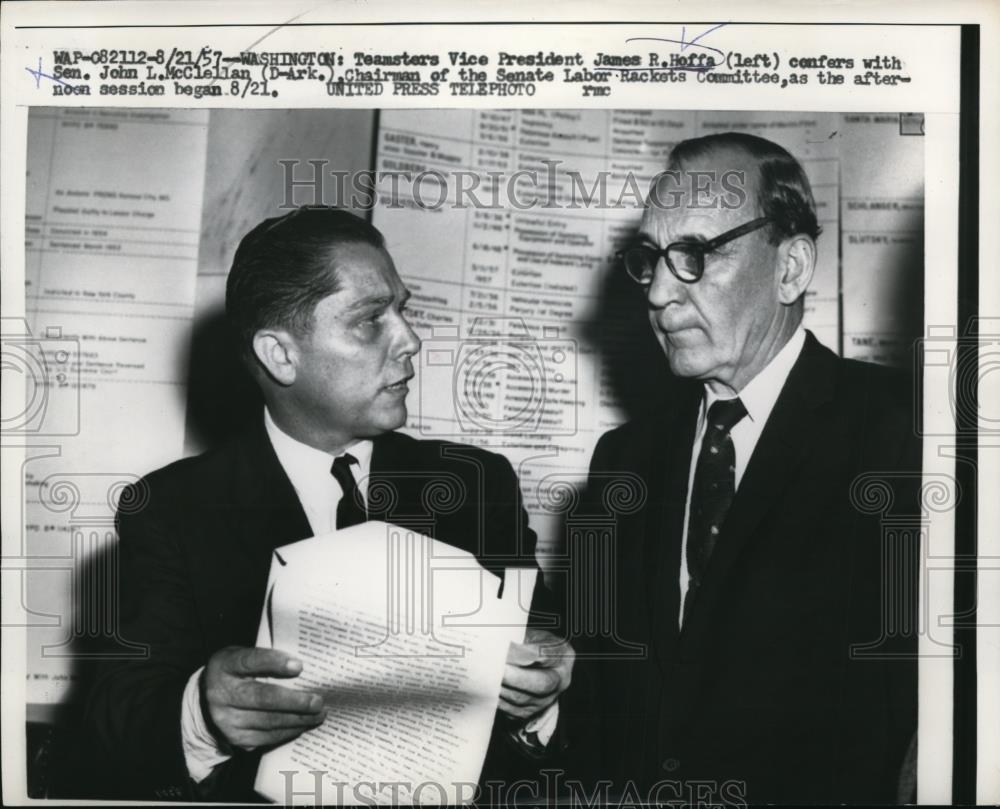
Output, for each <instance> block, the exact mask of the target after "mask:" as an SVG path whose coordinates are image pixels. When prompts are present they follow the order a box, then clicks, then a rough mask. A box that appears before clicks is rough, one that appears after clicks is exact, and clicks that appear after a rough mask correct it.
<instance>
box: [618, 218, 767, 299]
mask: <svg viewBox="0 0 1000 809" xmlns="http://www.w3.org/2000/svg"><path fill="white" fill-rule="evenodd" d="M770 221H771V220H770V217H767V216H762V217H760V218H759V219H753V220H751V221H750V222H747V223H746V224H743V225H740V226H739V227H735V228H733V229H732V230H727V231H726V232H725V233H723V234H721V235H719V236H716V237H715V238H714V239H710V240H709V241H707V242H671V243H670V244H668V245H667V246H666V247H664V248H663V249H662V250H661V249H660V248H658V247H655V246H654V245H651V244H648V243H641V244H634V245H632V246H631V247H626V248H625V249H624V250H619V251H618V252H617V253H615V258H617V259H620V260H621V262H622V264H623V265H624V266H625V272H627V273H628V276H629V278H631V279H632V280H633V281H635V282H636V283H637V284H639V285H640V286H644V287H646V286H649V285H650V284H651V283H653V277H654V275H655V274H656V265H657V264H658V263H659V261H660V259H661V258H662V259H664V260H665V261H666V262H667V267H669V268H670V272H672V273H673V274H674V277H675V278H676V279H677V280H678V281H683V282H684V283H685V284H693V283H695V282H696V281H698V280H699V279H700V278H701V276H702V275H704V273H705V254H706V253H711V252H712V251H713V250H716V249H718V248H719V247H722V245H724V244H726V243H728V242H731V241H733V239H738V238H739V237H740V236H745V235H746V234H748V233H753V232H754V231H755V230H759V229H760V228H762V227H764V225H766V224H767V223H768V222H770Z"/></svg>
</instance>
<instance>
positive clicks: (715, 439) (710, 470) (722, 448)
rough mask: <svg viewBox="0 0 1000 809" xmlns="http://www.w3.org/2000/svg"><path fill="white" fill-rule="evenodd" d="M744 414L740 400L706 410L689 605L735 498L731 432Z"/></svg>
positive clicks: (694, 496)
mask: <svg viewBox="0 0 1000 809" xmlns="http://www.w3.org/2000/svg"><path fill="white" fill-rule="evenodd" d="M746 414H747V411H746V408H745V407H744V406H743V402H741V401H740V400H739V399H720V400H718V401H716V402H714V403H713V404H712V406H711V407H710V408H709V409H708V418H707V424H706V428H705V437H704V438H703V439H702V442H701V451H700V452H699V453H698V463H697V466H696V467H695V472H694V487H693V488H692V490H691V513H690V515H689V517H688V537H687V566H688V575H689V577H690V578H689V580H688V594H687V598H686V599H685V602H684V612H685V614H687V607H688V604H690V603H691V600H692V597H693V596H694V594H695V593H696V592H697V590H698V588H699V587H700V586H701V583H702V580H703V579H704V577H705V570H706V569H707V567H708V560H709V557H711V555H712V551H713V550H714V548H715V543H716V541H717V540H718V538H719V531H720V530H721V529H722V524H723V522H724V521H725V519H726V513H727V512H728V511H729V506H730V505H731V504H732V502H733V496H734V495H735V494H736V451H735V450H734V449H733V439H732V437H731V436H730V431H731V430H732V429H733V427H735V426H736V424H737V423H738V422H739V421H740V419H742V418H743V417H744V416H745V415H746Z"/></svg>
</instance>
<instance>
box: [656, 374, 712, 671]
mask: <svg viewBox="0 0 1000 809" xmlns="http://www.w3.org/2000/svg"><path fill="white" fill-rule="evenodd" d="M700 402H701V385H690V386H683V387H682V388H681V390H680V391H679V392H678V394H677V400H676V404H675V407H674V409H673V415H672V416H668V417H667V418H666V419H664V420H663V421H662V422H661V424H662V425H663V430H662V432H661V431H656V432H655V433H654V435H653V436H651V440H650V443H649V445H648V448H647V449H648V452H649V453H650V462H649V463H648V465H647V467H646V468H647V469H648V470H650V473H649V477H648V482H649V487H650V491H649V498H650V507H649V509H648V510H647V515H648V516H647V523H646V527H645V558H646V559H647V560H648V563H647V564H646V594H647V599H648V609H649V616H650V618H649V620H650V626H651V627H652V630H653V638H652V645H653V648H654V651H655V653H656V656H657V658H658V660H659V661H660V664H661V665H662V666H664V667H665V668H666V667H667V666H669V665H670V662H671V661H672V659H673V657H674V649H675V647H676V644H677V636H678V616H679V614H680V585H679V575H680V565H681V553H680V550H681V535H682V532H683V530H684V505H685V502H686V498H687V484H688V472H689V469H690V462H691V447H692V444H693V443H694V435H695V428H696V426H697V418H698V407H699V404H700ZM661 452H663V453H665V456H664V457H661V456H659V455H658V453H661Z"/></svg>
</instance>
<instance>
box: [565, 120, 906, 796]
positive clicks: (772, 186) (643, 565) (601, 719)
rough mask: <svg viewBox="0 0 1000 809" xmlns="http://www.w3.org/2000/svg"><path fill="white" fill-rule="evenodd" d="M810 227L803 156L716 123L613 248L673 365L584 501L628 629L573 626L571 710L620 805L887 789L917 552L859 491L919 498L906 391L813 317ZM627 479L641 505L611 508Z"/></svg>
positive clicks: (611, 442)
mask: <svg viewBox="0 0 1000 809" xmlns="http://www.w3.org/2000/svg"><path fill="white" fill-rule="evenodd" d="M819 233H820V228H819V226H818V223H817V217H816V208H815V203H814V201H813V196H812V191H811V189H810V186H809V181H808V179H807V178H806V175H805V172H804V171H803V169H802V167H801V166H800V165H799V163H798V162H797V161H796V160H795V158H793V157H792V156H791V155H790V154H789V153H788V152H787V151H785V150H784V149H783V148H781V147H780V146H778V145H776V144H774V143H772V142H770V141H768V140H764V139H763V138H759V137H755V136H752V135H746V134H737V133H726V134H719V135H711V136H708V137H703V138H697V139H693V140H688V141H684V142H682V143H680V144H678V145H677V146H676V147H675V148H674V150H673V152H672V153H671V156H670V161H669V164H668V167H667V171H665V172H664V173H663V174H662V175H660V176H659V177H658V178H657V180H656V181H655V183H654V185H653V187H652V190H651V193H650V196H649V200H648V202H647V205H646V208H645V211H644V215H643V219H642V224H641V226H640V229H639V233H638V237H637V239H636V241H635V242H634V243H633V244H631V245H629V246H628V247H627V248H626V249H624V250H622V251H621V252H620V253H619V254H618V258H619V260H620V263H621V266H622V267H623V269H624V271H625V272H626V273H627V274H628V275H629V277H630V278H631V279H632V280H633V281H635V282H636V284H638V285H639V288H640V289H641V291H642V293H643V296H644V303H645V309H646V314H647V316H648V318H649V322H650V325H651V326H652V328H653V332H654V334H655V336H656V339H657V340H658V342H659V344H660V346H661V347H662V349H663V352H664V354H665V355H666V359H667V361H668V363H669V366H670V369H671V371H672V373H673V375H674V376H676V377H678V378H679V381H678V385H677V386H675V389H674V392H673V394H672V395H671V397H670V400H669V401H668V402H666V403H665V404H664V405H663V407H662V408H660V409H659V411H658V412H657V414H656V416H655V418H651V419H648V420H644V421H635V422H630V423H628V424H625V425H623V426H622V427H619V428H618V429H615V430H612V431H611V432H609V433H607V434H605V435H604V436H603V437H602V438H601V440H600V441H599V443H598V446H597V448H596V450H595V452H594V456H593V460H592V464H591V477H590V482H589V485H588V491H587V495H586V497H585V499H584V502H585V503H586V505H587V508H588V509H590V510H591V511H592V512H593V514H594V515H595V516H601V517H609V516H610V517H613V518H614V530H613V537H614V550H613V555H612V557H611V558H613V560H614V564H613V565H609V566H608V568H607V571H606V576H605V577H604V579H603V580H601V577H599V576H598V577H596V578H595V579H594V581H599V582H600V584H599V585H597V586H599V587H600V588H601V592H594V593H593V594H592V596H593V599H599V598H600V599H607V600H608V602H609V603H610V604H611V605H612V607H613V609H614V611H615V612H614V621H613V622H611V623H609V624H608V625H609V626H615V627H617V631H616V632H615V633H614V634H613V635H612V634H611V633H605V634H604V635H603V636H601V633H599V632H591V633H590V634H589V635H588V636H587V637H581V638H579V639H578V640H577V641H575V642H574V645H575V647H576V648H577V649H578V651H579V653H580V658H578V671H579V672H580V673H579V679H580V680H581V681H582V685H581V687H580V688H579V689H578V691H577V696H578V697H579V700H580V702H579V707H578V708H577V710H576V711H575V712H567V714H568V717H567V724H568V725H569V726H573V729H572V730H571V731H570V733H569V736H570V737H571V738H575V740H576V749H577V753H578V756H579V758H578V761H577V765H578V766H579V768H580V769H579V770H578V772H579V773H583V774H584V775H583V776H582V777H584V778H590V779H591V781H590V783H591V784H592V785H593V786H594V788H595V789H597V788H599V789H602V790H609V791H610V792H609V794H608V795H606V797H607V798H608V799H609V800H616V799H619V798H621V797H623V796H628V795H629V794H631V795H632V796H633V798H634V797H636V796H638V797H639V798H641V799H643V800H649V801H654V802H656V801H658V802H661V803H662V802H664V801H672V800H678V801H683V802H686V801H703V800H708V801H709V802H711V803H745V802H753V803H756V802H778V803H788V802H793V803H802V802H834V803H840V802H858V801H867V802H887V801H888V802H891V801H893V800H894V799H895V798H896V785H897V779H898V776H899V772H900V767H901V764H902V761H903V758H904V755H905V753H906V749H907V745H908V743H909V741H910V739H911V737H912V735H913V733H914V730H915V726H916V663H915V651H916V634H915V629H914V620H913V619H914V617H915V611H916V596H915V593H916V580H915V564H914V560H915V559H916V554H917V550H918V548H917V545H916V539H915V538H910V536H909V535H907V537H905V538H903V539H900V537H901V536H903V535H902V534H900V535H896V534H893V535H892V537H894V538H895V539H892V538H887V536H888V535H887V534H886V532H885V531H884V525H883V521H882V517H883V516H884V513H881V512H877V510H875V509H872V508H868V507H867V506H869V505H870V503H864V502H859V500H863V499H864V495H863V494H859V492H861V491H862V489H861V488H859V487H863V486H864V484H865V481H866V480H868V479H869V477H870V476H871V475H873V474H874V475H877V476H880V477H881V478H883V479H884V481H885V486H886V487H887V490H888V491H890V493H891V496H893V497H894V505H893V507H892V512H893V516H897V517H898V516H901V515H903V516H905V515H908V514H912V513H914V512H915V510H916V499H917V498H916V495H917V487H918V484H919V471H920V446H919V442H917V441H915V440H914V430H913V427H912V421H913V408H912V406H911V404H910V399H911V394H912V386H911V385H910V384H908V382H907V380H906V379H905V378H903V377H902V376H900V375H898V374H897V373H895V372H893V371H891V370H889V369H886V368H882V367H878V366H874V365H870V364H865V363H860V362H855V361H849V360H844V359H841V358H839V357H838V356H837V355H836V354H835V353H834V352H833V351H831V350H829V349H828V348H826V347H824V346H822V345H821V344H820V343H819V342H818V341H817V339H816V338H815V337H814V336H813V335H812V334H811V333H810V332H808V331H806V330H805V329H804V328H803V326H802V319H803V312H804V307H805V299H806V293H807V289H808V287H809V283H810V281H811V279H812V277H813V271H814V268H815V266H816V240H817V238H818V237H819ZM636 475H638V476H639V478H641V480H642V482H643V487H644V490H645V493H646V498H645V500H644V501H643V502H642V505H641V507H639V508H637V509H635V510H633V511H631V512H630V513H627V514H611V513H610V512H609V511H608V504H609V503H612V502H614V501H613V499H612V498H609V497H608V496H607V493H606V489H607V487H609V486H615V485H620V484H621V482H622V481H627V480H631V481H634V480H635V479H636V477H635V476H636ZM866 476H868V477H866ZM873 512H875V513H873ZM913 536H915V535H913ZM894 542H895V544H893V543H894ZM580 624H581V625H585V624H586V621H583V620H582V619H581V622H580ZM584 634H586V633H584ZM636 649H638V650H641V651H640V652H638V653H631V652H634V650H636ZM581 661H582V662H581Z"/></svg>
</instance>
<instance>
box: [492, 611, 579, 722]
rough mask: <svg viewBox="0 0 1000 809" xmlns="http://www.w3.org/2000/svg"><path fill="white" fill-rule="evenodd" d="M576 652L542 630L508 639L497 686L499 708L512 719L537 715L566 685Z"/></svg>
mask: <svg viewBox="0 0 1000 809" xmlns="http://www.w3.org/2000/svg"><path fill="white" fill-rule="evenodd" d="M575 658H576V653H575V652H574V651H573V647H572V646H570V645H569V644H568V643H567V642H566V641H564V640H560V639H559V638H557V637H556V636H555V635H553V634H552V633H551V632H549V631H548V630H545V629H537V628H533V629H529V630H528V632H527V636H526V637H525V640H524V643H516V642H511V644H510V650H509V651H508V652H507V666H506V668H505V669H504V676H503V683H502V685H501V688H500V710H502V711H503V712H504V713H505V714H507V715H508V716H511V717H513V718H515V719H522V720H527V719H531V718H532V717H534V716H537V715H538V714H540V713H541V712H542V711H544V710H545V709H546V708H548V707H549V706H550V705H551V704H552V703H553V702H555V701H556V700H557V699H558V698H559V695H560V694H561V693H562V692H563V691H565V690H566V689H567V688H569V684H570V679H571V675H572V671H573V661H574V659H575Z"/></svg>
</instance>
